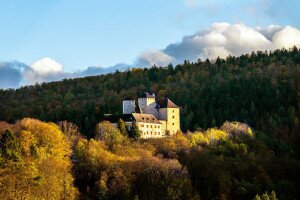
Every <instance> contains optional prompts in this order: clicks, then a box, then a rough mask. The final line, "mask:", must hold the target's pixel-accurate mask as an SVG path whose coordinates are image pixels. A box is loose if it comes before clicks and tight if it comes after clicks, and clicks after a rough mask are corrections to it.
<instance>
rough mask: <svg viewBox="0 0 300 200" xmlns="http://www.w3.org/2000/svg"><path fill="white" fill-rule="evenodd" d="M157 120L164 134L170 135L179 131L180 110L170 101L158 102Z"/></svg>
mask: <svg viewBox="0 0 300 200" xmlns="http://www.w3.org/2000/svg"><path fill="white" fill-rule="evenodd" d="M158 104H159V111H158V112H159V113H158V119H159V120H160V121H161V123H162V125H163V128H164V129H165V132H166V133H167V132H168V133H169V134H170V135H173V134H175V133H176V132H177V131H180V110H179V107H178V106H177V105H175V104H174V103H173V102H172V101H171V100H170V99H164V100H161V101H159V102H158Z"/></svg>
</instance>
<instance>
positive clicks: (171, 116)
mask: <svg viewBox="0 0 300 200" xmlns="http://www.w3.org/2000/svg"><path fill="white" fill-rule="evenodd" d="M166 129H167V130H168V131H169V133H170V135H174V134H175V133H176V132H177V131H179V130H180V111H179V108H167V128H166Z"/></svg>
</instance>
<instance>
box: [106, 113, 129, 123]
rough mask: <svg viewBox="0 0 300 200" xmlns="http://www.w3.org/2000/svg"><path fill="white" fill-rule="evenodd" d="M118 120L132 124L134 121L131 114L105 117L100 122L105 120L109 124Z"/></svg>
mask: <svg viewBox="0 0 300 200" xmlns="http://www.w3.org/2000/svg"><path fill="white" fill-rule="evenodd" d="M119 119H122V120H124V121H125V122H132V121H133V120H134V117H133V116H132V114H122V115H105V116H104V117H103V119H102V120H103V121H105V120H107V121H109V122H111V123H118V121H119Z"/></svg>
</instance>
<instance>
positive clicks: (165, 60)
mask: <svg viewBox="0 0 300 200" xmlns="http://www.w3.org/2000/svg"><path fill="white" fill-rule="evenodd" d="M172 61H173V58H172V57H171V56H169V55H167V54H165V53H163V52H162V51H160V50H149V51H144V52H142V53H140V54H139V55H138V57H137V65H138V66H139V67H150V66H152V65H157V66H165V65H168V64H170V63H171V62H172Z"/></svg>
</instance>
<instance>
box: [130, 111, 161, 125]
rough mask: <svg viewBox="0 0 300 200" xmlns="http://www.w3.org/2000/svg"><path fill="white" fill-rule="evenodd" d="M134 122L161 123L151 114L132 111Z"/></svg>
mask: <svg viewBox="0 0 300 200" xmlns="http://www.w3.org/2000/svg"><path fill="white" fill-rule="evenodd" d="M132 116H133V117H134V119H135V121H136V122H144V123H152V124H161V123H160V122H159V121H158V120H157V119H156V118H155V117H154V116H153V115H152V114H140V113H132Z"/></svg>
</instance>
